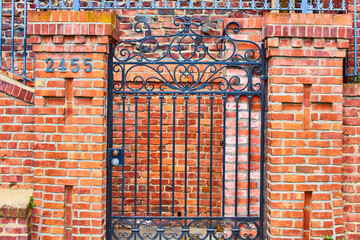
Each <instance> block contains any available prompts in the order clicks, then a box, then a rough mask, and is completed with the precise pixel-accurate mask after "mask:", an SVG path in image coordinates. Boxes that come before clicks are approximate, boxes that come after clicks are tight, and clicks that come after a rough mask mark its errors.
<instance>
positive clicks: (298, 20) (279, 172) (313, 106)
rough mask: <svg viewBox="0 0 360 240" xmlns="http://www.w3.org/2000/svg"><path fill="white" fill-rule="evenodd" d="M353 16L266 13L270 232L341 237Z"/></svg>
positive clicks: (287, 235)
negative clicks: (346, 69)
mask: <svg viewBox="0 0 360 240" xmlns="http://www.w3.org/2000/svg"><path fill="white" fill-rule="evenodd" d="M351 20H352V19H351V16H347V15H328V14H318V15H315V14H283V13H278V14H267V15H266V16H265V17H264V28H263V37H264V39H265V40H266V45H267V57H268V75H269V82H268V131H267V137H268V148H267V161H268V165H267V170H268V173H267V174H268V175H267V187H268V189H267V213H266V214H267V224H268V226H267V229H266V230H267V234H268V236H269V239H278V238H279V237H281V238H286V239H294V240H295V239H299V240H300V239H323V238H322V237H323V236H326V235H329V236H333V237H334V239H341V238H342V237H344V235H343V234H344V226H343V208H342V191H341V173H342V169H341V164H342V160H341V159H342V100H343V98H342V87H343V86H342V83H343V59H344V57H345V53H346V52H345V50H346V48H347V47H348V46H349V41H348V39H349V38H350V37H351V35H352V28H351Z"/></svg>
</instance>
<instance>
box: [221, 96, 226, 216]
mask: <svg viewBox="0 0 360 240" xmlns="http://www.w3.org/2000/svg"><path fill="white" fill-rule="evenodd" d="M222 99H223V101H224V104H223V108H224V109H223V160H222V162H223V163H222V164H223V166H222V167H223V172H222V188H223V190H222V216H223V217H224V216H225V189H226V187H225V173H226V170H225V167H226V166H225V165H226V99H227V95H225V94H224V95H223V96H222Z"/></svg>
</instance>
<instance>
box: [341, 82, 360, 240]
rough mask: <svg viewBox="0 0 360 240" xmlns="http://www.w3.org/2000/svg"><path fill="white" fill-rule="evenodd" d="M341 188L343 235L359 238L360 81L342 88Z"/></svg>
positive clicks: (351, 238)
mask: <svg viewBox="0 0 360 240" xmlns="http://www.w3.org/2000/svg"><path fill="white" fill-rule="evenodd" d="M343 95H344V100H343V108H344V109H343V147H342V149H343V157H342V161H343V164H342V167H343V168H342V191H343V204H344V222H345V234H346V239H348V240H355V239H359V238H360V218H359V216H360V209H359V206H360V205H359V204H360V185H359V182H360V175H359V168H360V148H359V145H360V141H359V140H360V85H359V84H346V85H344V89H343Z"/></svg>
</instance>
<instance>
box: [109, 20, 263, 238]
mask: <svg viewBox="0 0 360 240" xmlns="http://www.w3.org/2000/svg"><path fill="white" fill-rule="evenodd" d="M178 18H181V17H178V16H174V20H173V23H174V24H175V21H176V20H177V19H178ZM186 18H187V17H186V16H185V17H184V19H186ZM193 19H197V20H200V19H199V18H196V17H192V18H189V20H190V21H192V20H193ZM200 22H201V23H200V25H202V21H201V20H200ZM139 23H143V24H144V25H147V26H148V31H149V32H150V31H151V29H150V27H149V25H148V24H147V23H145V22H143V21H139V22H137V23H136V24H135V26H134V30H135V31H136V26H137V24H139ZM183 24H184V25H187V24H186V23H185V22H184V23H183ZM231 24H236V25H237V27H238V28H236V27H233V28H232V30H233V31H234V33H239V32H240V30H241V26H240V24H239V23H238V22H228V23H227V24H226V26H225V34H226V35H227V34H228V33H227V32H226V31H227V29H228V28H230V25H231ZM179 25H180V24H179ZM190 25H191V24H188V26H189V27H190ZM185 28H186V26H185ZM179 33H180V32H178V33H177V34H176V36H178V34H179ZM171 36H172V35H171ZM171 36H170V37H171ZM199 36H201V37H203V36H204V35H199ZM227 36H228V37H229V38H228V39H227V40H229V39H231V40H234V39H232V38H231V37H230V36H229V35H227ZM152 37H155V38H156V37H164V36H152ZM166 37H169V36H166ZM205 37H209V36H205ZM220 37H224V36H210V37H209V38H213V39H215V38H220ZM145 38H146V36H145V37H144V38H142V39H138V40H133V41H137V42H138V41H141V40H143V39H145ZM236 41H240V42H248V43H253V44H255V45H257V46H258V48H259V57H258V59H260V64H259V69H260V71H259V72H261V77H260V83H259V85H260V88H261V89H262V90H261V91H260V92H261V93H260V94H259V96H260V103H261V116H260V118H261V120H260V121H261V126H260V131H261V133H260V164H259V165H260V174H261V176H260V195H259V200H260V204H259V206H260V210H259V219H260V220H259V232H258V236H257V237H256V238H252V239H263V237H264V234H265V231H266V230H265V229H264V227H265V224H264V221H265V219H264V209H266V206H264V204H265V197H266V175H265V174H266V172H265V170H266V167H265V164H266V162H265V131H266V128H265V121H266V115H265V109H266V105H267V103H266V96H267V81H266V80H268V77H267V74H266V72H267V65H266V53H265V44H264V42H261V44H260V46H259V45H258V44H257V43H256V42H252V41H248V40H236ZM122 42H128V41H127V40H124V41H121V42H120V43H122ZM118 44H119V43H118ZM116 45H117V44H116ZM116 45H115V47H116ZM115 47H114V46H113V43H110V44H109V58H108V87H107V110H106V111H107V129H108V130H107V151H106V155H107V156H106V159H107V160H106V162H107V166H106V172H107V180H106V188H107V192H106V206H107V207H106V238H107V239H112V214H111V213H112V211H111V210H112V207H108V206H112V166H113V165H112V160H113V159H114V157H117V156H118V154H119V153H120V154H121V155H120V156H122V154H123V151H124V150H123V149H113V141H112V140H113V128H112V127H113V113H114V112H113V100H114V79H113V70H114V67H113V66H114V50H115ZM235 49H236V47H235ZM155 50H156V49H155ZM249 50H250V49H248V50H246V52H245V54H244V55H246V54H247V51H249ZM140 52H141V50H140ZM234 52H235V50H234ZM206 53H208V51H207V50H206ZM206 53H205V55H206ZM164 56H165V55H164ZM161 59H162V57H161ZM161 63H162V62H159V64H161ZM178 63H180V62H178ZM243 63H244V62H238V65H241V64H243ZM124 64H126V63H125V62H124ZM130 64H134V63H130ZM149 64H154V63H149ZM170 64H171V63H170ZM184 64H189V63H187V62H184ZM200 64H204V63H202V62H200ZM207 64H208V65H210V63H207ZM213 64H214V65H216V64H219V65H220V64H225V65H226V62H223V63H216V62H214V63H213ZM227 67H231V65H230V66H229V65H227ZM249 72H250V73H251V71H249ZM251 75H252V74H251ZM251 78H252V76H251ZM251 88H252V87H251ZM241 91H243V89H242V90H240V93H239V95H240V96H241V95H244V94H241ZM218 94H219V93H218ZM179 95H181V94H179ZM190 95H191V94H190ZM215 95H216V94H215ZM231 95H234V96H235V95H236V94H229V96H231ZM252 96H253V95H252ZM249 120H250V119H249ZM109 126H111V128H109ZM109 129H110V130H109ZM249 130H250V127H249ZM237 134H238V133H237ZM248 144H249V150H248V151H249V152H250V141H249V143H248ZM117 150H119V152H117ZM123 160H124V158H123V156H122V157H120V161H123ZM248 171H249V172H250V169H249V170H248ZM249 179H250V178H249ZM248 198H249V196H248ZM174 218H175V219H176V218H177V217H174ZM226 218H227V217H225V218H224V219H226ZM244 218H246V217H244ZM235 227H236V226H235ZM156 236H157V235H156ZM231 237H232V235H231Z"/></svg>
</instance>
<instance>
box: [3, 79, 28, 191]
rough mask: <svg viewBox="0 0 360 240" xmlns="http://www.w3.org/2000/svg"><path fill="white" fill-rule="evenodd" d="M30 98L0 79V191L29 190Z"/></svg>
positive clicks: (17, 87) (9, 81)
mask: <svg viewBox="0 0 360 240" xmlns="http://www.w3.org/2000/svg"><path fill="white" fill-rule="evenodd" d="M0 77H1V76H0ZM2 77H3V78H6V77H4V76H2ZM0 79H1V78H0ZM33 96H34V94H33V91H32V90H31V89H26V88H23V87H22V86H21V84H18V83H17V82H15V81H14V80H12V81H11V79H10V80H9V79H7V80H6V81H5V80H0V177H1V183H0V188H26V189H31V188H32V183H33V157H34V155H33V147H34V143H33V140H34V133H33V131H34V125H33V123H34V116H33V113H34V109H33V104H32V101H33Z"/></svg>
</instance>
